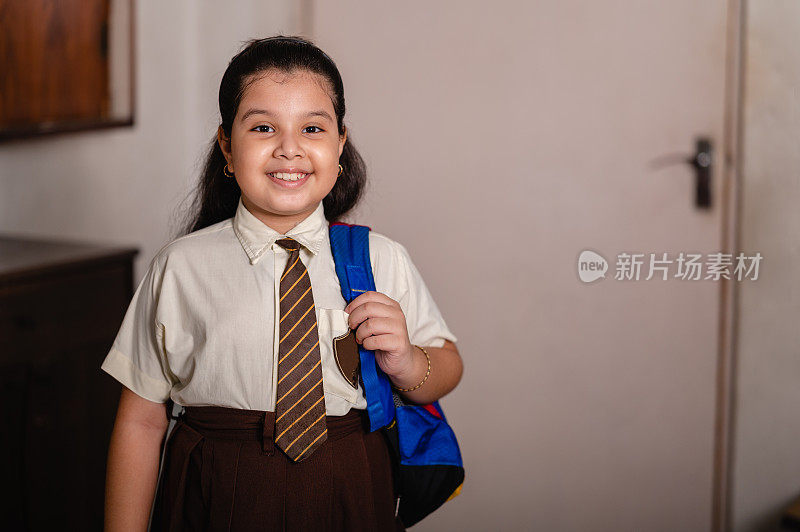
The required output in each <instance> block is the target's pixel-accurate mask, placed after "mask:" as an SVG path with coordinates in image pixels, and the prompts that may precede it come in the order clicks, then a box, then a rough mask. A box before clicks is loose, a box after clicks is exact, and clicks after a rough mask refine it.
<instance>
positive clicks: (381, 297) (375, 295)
mask: <svg viewBox="0 0 800 532" xmlns="http://www.w3.org/2000/svg"><path fill="white" fill-rule="evenodd" d="M369 302H377V303H383V304H385V305H390V306H395V305H396V306H397V307H399V306H400V304H399V303H398V302H397V301H395V300H394V299H392V298H391V297H389V296H387V295H386V294H384V293H382V292H376V291H374V290H370V291H368V292H364V293H363V294H361V295H360V296H358V297H356V298H355V299H353V300H352V301H351V302H350V303H348V304H347V306H346V307H344V311H345V312H352V310H353V309H355V308H356V307H358V306H359V305H363V304H364V303H369Z"/></svg>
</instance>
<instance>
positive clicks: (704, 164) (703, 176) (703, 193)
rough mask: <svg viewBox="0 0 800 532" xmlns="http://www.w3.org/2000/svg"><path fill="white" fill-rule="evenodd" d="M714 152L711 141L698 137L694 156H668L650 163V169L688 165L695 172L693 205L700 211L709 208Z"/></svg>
mask: <svg viewBox="0 0 800 532" xmlns="http://www.w3.org/2000/svg"><path fill="white" fill-rule="evenodd" d="M713 162H714V151H713V148H712V144H711V139H709V138H706V137H700V138H698V139H697V141H696V148H695V152H694V154H692V155H690V156H688V157H687V156H686V155H683V154H670V155H664V156H662V157H659V158H657V159H655V160H653V161H652V162H651V167H652V168H655V169H658V168H664V167H666V166H672V165H674V164H688V165H689V166H691V167H692V168H694V171H695V195H694V203H695V205H696V206H697V207H699V208H701V209H709V208H711V176H712V174H711V172H712V170H713Z"/></svg>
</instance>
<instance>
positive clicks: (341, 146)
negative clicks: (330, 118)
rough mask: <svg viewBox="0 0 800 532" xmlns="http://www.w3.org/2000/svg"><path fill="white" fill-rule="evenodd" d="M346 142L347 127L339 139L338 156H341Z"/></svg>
mask: <svg viewBox="0 0 800 532" xmlns="http://www.w3.org/2000/svg"><path fill="white" fill-rule="evenodd" d="M346 142H347V126H344V133H343V134H342V135H341V136H340V137H339V156H340V157H341V156H342V151H344V145H345V143H346Z"/></svg>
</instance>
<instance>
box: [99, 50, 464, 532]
mask: <svg viewBox="0 0 800 532" xmlns="http://www.w3.org/2000/svg"><path fill="white" fill-rule="evenodd" d="M219 110H220V115H221V125H220V126H219V129H218V132H217V135H216V138H215V139H214V141H213V143H212V148H211V151H210V153H209V155H208V160H207V162H206V165H205V170H204V172H203V175H202V181H201V183H200V186H199V189H198V190H199V192H198V195H197V198H196V200H195V207H196V212H195V213H194V214H193V218H192V219H191V220H190V224H189V225H188V227H187V229H186V231H185V233H188V234H183V236H180V237H179V238H177V239H175V240H173V241H172V242H170V243H168V244H166V245H165V246H164V247H162V248H161V249H160V250H159V251H158V252H157V254H156V256H155V257H154V258H153V259H152V261H151V262H150V265H149V267H148V270H147V272H146V274H145V276H144V278H143V279H142V281H141V283H140V284H139V286H138V288H137V289H136V292H135V294H134V296H133V300H132V301H131V303H130V306H129V308H128V310H127V313H126V315H125V318H124V321H123V323H122V326H121V327H120V330H119V333H118V335H117V337H116V339H115V341H114V344H113V346H112V348H111V350H110V352H109V354H108V356H107V357H106V359H105V361H104V362H103V364H102V369H103V370H104V371H106V372H108V373H109V374H110V375H112V376H113V377H114V378H116V379H117V380H119V381H120V382H121V383H122V384H123V385H124V386H123V389H122V396H121V398H120V403H119V409H118V412H117V418H116V423H115V426H114V431H113V434H112V437H111V443H110V448H109V458H108V473H107V486H106V529H107V530H125V531H130V530H146V528H147V525H148V520H149V519H150V514H151V509H152V529H153V530H314V531H317V530H348V531H352V530H382V531H383V530H404V526H403V524H402V523H401V522H400V520H399V519H398V518H396V517H395V503H396V494H395V492H394V480H393V473H392V464H391V461H390V455H389V449H388V447H387V442H386V441H385V438H384V436H383V433H382V431H375V432H369V430H368V420H367V418H366V411H365V408H366V407H367V402H366V399H365V396H364V392H363V389H362V387H361V384H360V383H359V382H358V379H355V382H353V381H354V379H353V378H352V375H351V374H348V372H347V371H344V370H343V369H342V366H341V360H340V359H339V357H340V355H342V353H340V352H338V351H337V352H335V349H334V342H335V341H337V342H339V341H342V339H345V340H346V339H347V338H348V334H350V335H353V337H354V340H353V341H354V342H358V343H360V344H363V346H364V347H365V348H366V349H371V350H374V351H375V358H376V361H377V363H378V365H379V366H380V368H381V369H382V370H383V371H384V372H385V373H386V374H387V375H388V376H389V378H390V380H391V381H392V383H393V386H395V387H396V389H398V390H401V391H400V392H399V393H401V394H402V395H403V397H404V399H405V400H406V401H407V402H412V403H420V404H425V403H429V402H432V401H434V400H436V399H439V398H440V397H442V396H443V395H445V394H447V393H448V392H450V391H451V390H452V389H453V388H454V387H455V386H456V384H457V383H458V381H459V380H460V378H461V372H462V364H461V358H460V355H459V353H458V350H457V349H456V347H455V344H454V342H455V341H456V337H455V336H454V335H453V334H452V333H451V332H450V330H449V329H448V328H447V325H446V324H445V322H444V320H443V318H442V316H441V314H440V312H439V310H438V308H437V306H436V303H435V302H434V300H433V299H432V297H431V294H430V292H429V291H428V290H427V288H426V286H425V283H424V282H423V280H422V278H421V277H420V274H419V271H418V270H417V269H416V267H415V266H414V264H413V262H412V261H411V259H410V257H409V255H408V252H407V250H406V248H405V247H404V246H402V245H401V244H399V243H397V242H395V241H393V240H391V239H390V238H388V237H386V236H385V235H382V234H380V233H378V232H375V231H370V234H369V247H370V258H371V262H372V269H373V273H374V278H375V283H376V291H371V292H365V293H363V294H361V295H359V296H358V297H357V298H355V299H354V300H353V301H351V302H350V304H347V305H345V300H344V299H343V297H342V294H341V289H340V286H339V280H338V278H337V276H336V271H335V268H334V261H333V256H332V254H331V249H330V241H329V234H328V227H329V224H330V222H334V221H336V220H339V219H341V218H342V217H343V216H344V215H345V214H346V213H348V212H349V211H350V210H351V209H352V208H353V207H354V206H355V205H356V203H357V201H358V199H359V198H360V196H361V193H362V189H363V187H364V184H365V180H366V172H365V168H364V163H363V161H362V159H361V157H360V155H359V154H358V152H357V151H356V149H355V147H354V146H353V142H352V140H351V139H349V138H348V135H347V130H346V128H345V126H344V115H345V101H344V91H343V86H342V80H341V77H340V74H339V71H338V70H337V68H336V65H335V64H334V62H333V61H332V60H331V58H330V57H328V56H327V55H326V54H325V53H324V52H322V51H321V50H320V49H319V48H317V47H316V46H314V45H313V44H312V43H311V42H309V41H307V40H304V39H301V38H296V37H284V36H278V37H272V38H267V39H261V40H253V41H250V42H249V43H248V45H247V46H246V47H245V48H244V49H243V50H242V51H241V52H240V53H239V54H237V55H236V56H235V57H234V58H233V59H232V60H231V62H230V64H229V65H228V68H227V70H226V71H225V74H224V75H223V77H222V82H221V84H220V89H219ZM284 281H286V282H284ZM309 281H310V283H309ZM290 283H291V285H290ZM295 287H298V290H296V291H294V290H295ZM303 287H305V288H303ZM301 290H302V294H300V293H299V292H300V291H301ZM290 302H291V305H289V303H290ZM290 307H291V308H290ZM312 310H313V312H312ZM303 312H304V314H303ZM291 324H294V325H291ZM290 325H291V327H290ZM290 344H291V345H290ZM340 345H343V344H339V343H337V344H336V346H340ZM353 345H354V346H355V343H354V344H353ZM343 350H344V349H343V348H340V349H339V351H343ZM351 352H352V351H351ZM342 356H343V355H342ZM284 361H290V362H289V363H290V364H291V366H292V367H291V368H288V367H287V364H285V363H284ZM315 361H316V362H315ZM295 368H297V369H296V370H295ZM301 373H302V375H301ZM312 381H313V382H312ZM289 384H291V386H288V385H289ZM298 387H299V388H298ZM301 390H302V391H303V393H302V394H300V393H299V391H301ZM315 398H316V399H315ZM169 400H172V401H174V403H175V404H177V405H182V406H183V407H184V412H183V414H182V415H181V416H180V418H179V420H178V422H177V423H176V425H175V427H174V430H173V431H172V432H171V433H170V436H169V438H168V440H167V441H166V443H165V445H166V449H165V450H164V464H163V471H162V479H161V483H160V484H159V488H158V492H157V493H156V481H157V478H158V472H159V460H160V456H161V445H162V441H163V440H164V435H165V432H166V429H167V426H168V417H169V415H170V412H166V408H167V407H166V405H168V404H169V403H168V401H169ZM290 403H291V404H290ZM317 412H319V415H317ZM312 418H313V419H312ZM301 429H302V430H301ZM289 440H291V441H289ZM154 499H155V501H154Z"/></svg>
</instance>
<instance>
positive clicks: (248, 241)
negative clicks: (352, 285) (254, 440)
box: [101, 198, 456, 416]
mask: <svg viewBox="0 0 800 532" xmlns="http://www.w3.org/2000/svg"><path fill="white" fill-rule="evenodd" d="M328 225H329V224H328V221H327V220H326V219H325V213H324V210H323V205H322V203H321V202H320V204H319V206H318V207H317V209H316V210H315V211H314V212H313V213H312V214H310V215H309V216H308V217H306V218H305V219H304V220H303V221H302V222H300V223H299V224H298V225H296V226H295V227H294V228H292V229H290V230H289V231H288V232H287V233H286V234H285V235H281V234H280V233H278V232H277V231H275V230H274V229H272V228H271V227H269V226H267V225H266V224H264V223H263V222H262V221H261V220H259V219H258V218H256V217H255V216H254V215H253V214H252V213H251V212H250V211H248V210H247V208H246V207H245V206H244V204H243V203H242V200H241V198H240V199H239V204H238V206H237V208H236V213H235V215H234V216H233V217H232V218H228V219H226V220H223V221H221V222H218V223H216V224H214V225H211V226H208V227H205V228H203V229H200V230H198V231H195V232H193V233H189V234H187V235H184V236H182V237H179V238H177V239H175V240H173V241H172V242H170V243H168V244H166V245H165V246H163V247H162V248H161V249H160V250H159V251H158V252H157V253H156V255H155V257H153V259H152V260H151V261H150V265H149V267H148V269H147V272H146V273H145V275H144V277H143V278H142V280H141V281H140V283H139V285H138V287H137V289H136V292H135V293H134V295H133V299H132V300H131V303H130V305H129V306H128V309H127V312H126V314H125V318H124V319H123V322H122V325H121V326H120V329H119V332H118V333H117V336H116V339H115V340H114V343H113V345H112V347H111V349H110V351H109V353H108V355H107V356H106V358H105V360H104V361H103V363H102V365H101V369H103V370H104V371H105V372H107V373H109V374H110V375H111V376H112V377H114V378H115V379H117V380H118V381H120V382H121V383H122V384H123V385H125V386H126V387H128V388H130V389H131V390H132V391H133V392H135V393H136V394H138V395H140V396H141V397H144V398H145V399H149V400H150V401H154V402H157V403H165V402H166V401H167V399H169V398H172V400H173V401H174V402H175V403H177V404H179V405H184V406H188V405H193V406H206V405H216V406H225V407H231V408H243V409H249V410H268V411H274V410H275V400H276V397H275V396H276V391H277V386H276V385H275V383H276V382H277V364H276V363H275V361H276V360H277V356H278V338H279V323H278V320H276V319H275V318H276V316H279V315H280V307H279V303H280V298H279V290H280V277H281V275H282V273H283V270H284V268H285V267H286V264H287V261H288V258H289V252H288V251H286V250H285V249H283V248H282V247H281V246H280V245H278V244H276V243H275V241H276V240H278V239H281V238H285V237H291V238H294V239H295V240H297V241H298V242H299V243H300V244H302V247H301V248H300V259H301V260H302V261H303V264H305V266H306V268H307V269H308V275H309V277H310V279H311V285H312V289H311V291H312V294H313V296H314V306H315V312H316V314H317V329H318V333H319V340H320V355H321V358H322V376H323V390H324V392H325V409H326V412H327V415H331V416H339V415H344V414H346V413H347V412H348V411H349V410H350V408H358V409H365V408H366V407H367V402H366V399H365V397H364V391H363V389H362V387H361V384H360V383H359V386H358V388H357V389H356V388H353V386H352V385H350V384H349V383H348V382H347V380H346V379H345V378H344V376H343V375H342V374H341V372H340V370H339V368H338V366H337V364H336V361H335V359H334V354H333V338H334V337H337V336H341V335H342V334H344V333H346V332H347V330H348V323H347V317H348V313H346V312H345V311H344V310H343V309H344V307H345V306H346V302H345V300H344V298H343V297H342V293H341V288H340V285H339V279H338V277H337V276H336V270H335V266H334V261H333V255H332V254H331V249H330V239H329V234H328ZM369 248H370V253H369V254H370V259H371V262H372V271H373V277H374V279H375V286H376V290H377V291H378V292H382V293H384V294H386V295H388V296H389V297H391V298H392V299H394V300H396V301H398V302H399V303H400V307H401V308H402V309H403V313H404V314H405V316H406V322H407V326H408V335H409V339H410V341H411V343H412V344H417V345H422V346H432V347H441V346H443V345H444V341H445V340H446V339H447V340H450V341H451V342H456V337H455V336H454V335H453V333H452V332H450V330H449V329H448V327H447V325H446V324H445V321H444V319H443V318H442V315H441V313H440V312H439V309H438V308H437V306H436V303H435V302H434V300H433V298H432V297H431V294H430V292H429V291H428V289H427V287H426V286H425V283H424V282H423V280H422V277H421V276H420V273H419V271H418V270H417V268H416V267H415V266H414V264H413V263H412V261H411V258H410V257H409V255H408V251H407V250H406V248H405V247H404V246H403V245H401V244H399V243H398V242H395V241H394V240H392V239H390V238H388V237H387V236H385V235H382V234H380V233H377V232H375V231H370V233H369Z"/></svg>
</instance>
